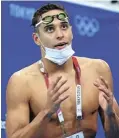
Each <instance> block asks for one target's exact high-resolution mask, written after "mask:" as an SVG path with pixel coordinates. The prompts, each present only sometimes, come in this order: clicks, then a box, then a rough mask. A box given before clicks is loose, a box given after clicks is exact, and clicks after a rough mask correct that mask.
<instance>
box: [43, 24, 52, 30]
mask: <svg viewBox="0 0 119 138" xmlns="http://www.w3.org/2000/svg"><path fill="white" fill-rule="evenodd" d="M53 26H54V24H47V25H45V26H44V29H45V28H47V27H53Z"/></svg>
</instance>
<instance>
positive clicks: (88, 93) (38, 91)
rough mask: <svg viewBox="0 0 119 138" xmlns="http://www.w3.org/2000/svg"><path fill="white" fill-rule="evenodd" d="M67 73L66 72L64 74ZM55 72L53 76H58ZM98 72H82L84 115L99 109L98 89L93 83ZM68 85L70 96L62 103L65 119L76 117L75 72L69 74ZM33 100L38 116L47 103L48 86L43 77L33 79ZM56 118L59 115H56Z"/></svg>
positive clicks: (32, 105) (33, 107)
mask: <svg viewBox="0 0 119 138" xmlns="http://www.w3.org/2000/svg"><path fill="white" fill-rule="evenodd" d="M64 75H65V74H64ZM56 76H57V74H55V75H54V76H53V77H56ZM53 77H52V78H51V79H50V80H52V79H53ZM97 77H98V74H96V72H93V70H92V71H91V70H90V72H87V71H85V70H84V71H82V73H81V78H80V81H81V93H82V98H81V100H82V112H83V116H84V117H86V116H89V115H91V114H93V113H95V112H96V111H97V109H98V106H99V103H98V90H97V89H96V88H95V86H94V85H93V82H94V81H95V80H96V79H97ZM67 83H68V85H69V86H70V88H69V90H68V91H67V93H68V94H69V98H68V99H66V100H65V101H63V102H62V103H61V110H62V112H63V115H64V118H65V120H70V119H74V120H75V119H76V85H77V83H76V78H75V73H74V74H73V75H68V82H67ZM30 86H31V89H32V93H31V101H30V106H31V109H32V111H33V113H34V115H35V116H36V115H37V114H38V113H39V112H40V111H41V110H43V109H44V108H45V105H46V103H47V99H48V96H47V87H46V83H45V80H44V78H43V76H42V78H38V77H37V78H36V79H34V80H33V81H31V85H30ZM53 118H54V119H56V118H57V117H56V116H55V115H54V116H53Z"/></svg>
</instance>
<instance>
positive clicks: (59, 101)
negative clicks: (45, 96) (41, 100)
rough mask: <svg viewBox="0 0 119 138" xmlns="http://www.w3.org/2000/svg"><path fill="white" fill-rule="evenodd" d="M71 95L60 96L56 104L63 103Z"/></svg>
mask: <svg viewBox="0 0 119 138" xmlns="http://www.w3.org/2000/svg"><path fill="white" fill-rule="evenodd" d="M68 97H69V95H65V96H60V97H59V99H58V100H57V101H56V102H55V104H61V103H62V102H63V101H64V100H66V99H67V98H68Z"/></svg>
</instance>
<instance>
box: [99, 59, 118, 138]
mask: <svg viewBox="0 0 119 138" xmlns="http://www.w3.org/2000/svg"><path fill="white" fill-rule="evenodd" d="M99 64H100V71H99V74H100V76H103V78H101V79H100V80H98V81H97V87H98V89H99V104H100V107H99V114H100V116H101V120H102V123H103V127H104V130H105V136H106V138H119V106H118V104H117V102H116V100H115V98H114V95H113V81H112V75H111V71H110V68H109V66H108V64H107V63H106V62H104V61H100V63H99ZM101 67H102V68H101ZM105 80H106V81H107V82H106V81H105Z"/></svg>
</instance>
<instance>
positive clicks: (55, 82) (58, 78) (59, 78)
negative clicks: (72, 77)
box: [49, 76, 62, 91]
mask: <svg viewBox="0 0 119 138" xmlns="http://www.w3.org/2000/svg"><path fill="white" fill-rule="evenodd" d="M61 78H62V76H58V77H57V78H56V81H54V82H52V83H51V84H50V87H49V91H50V90H53V89H54V87H55V86H56V85H57V83H58V82H59V81H60V80H61Z"/></svg>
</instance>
